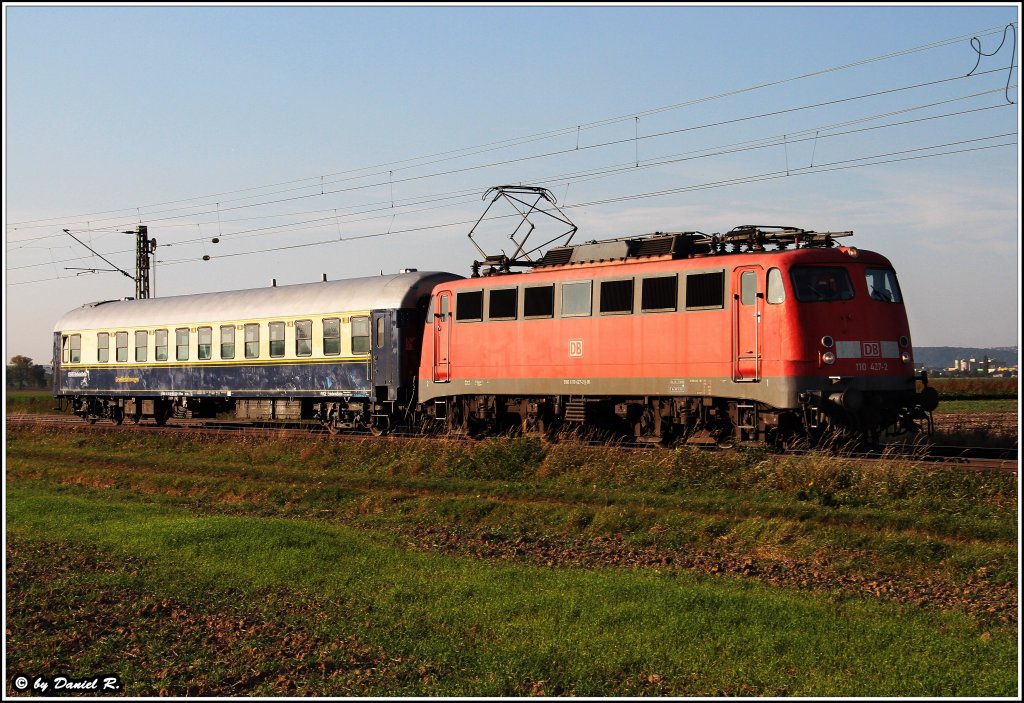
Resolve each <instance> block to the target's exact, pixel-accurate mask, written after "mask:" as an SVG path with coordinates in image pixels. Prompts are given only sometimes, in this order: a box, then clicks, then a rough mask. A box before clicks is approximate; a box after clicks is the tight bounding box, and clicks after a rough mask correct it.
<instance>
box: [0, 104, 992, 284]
mask: <svg viewBox="0 0 1024 703" xmlns="http://www.w3.org/2000/svg"><path fill="white" fill-rule="evenodd" d="M1001 90H1002V89H1001V88H1000V89H996V90H991V91H984V92H982V93H976V94H974V95H971V96H964V97H962V98H955V99H951V100H945V101H938V102H934V103H928V104H925V105H921V106H916V107H912V108H905V109H902V110H895V111H890V112H887V113H881V114H878V115H871V116H867V117H861V118H856V119H851V120H844V121H842V122H838V123H833V124H829V125H820V126H818V127H814V128H809V129H806V130H802V131H798V132H796V133H793V134H792V135H787V134H783V135H775V136H771V137H763V138H760V139H756V140H748V141H745V142H737V143H733V144H727V145H720V146H714V147H706V148H704V149H700V150H696V151H691V152H684V153H682V154H673V155H665V156H661V157H655V158H652V159H650V160H648V161H646V162H644V163H643V164H642V165H641V166H639V167H640V168H652V167H656V166H664V165H668V164H673V163H680V162H683V161H687V160H692V159H695V158H709V157H712V156H720V155H724V154H734V153H739V152H742V151H750V150H754V149H764V148H770V147H773V146H779V145H782V144H796V143H799V142H801V141H807V140H810V139H812V138H813V139H815V140H823V139H828V138H833V137H839V136H844V135H848V134H854V133H857V132H863V131H869V130H875V129H883V128H889V127H895V126H903V125H907V124H912V123H917V122H921V121H927V120H935V119H942V118H947V117H954V116H959V115H964V114H970V113H973V112H979V111H983V110H992V109H1002V108H1005V107H1008V105H1006V104H1000V105H990V106H985V107H981V108H973V109H970V110H961V111H957V112H952V113H944V114H941V115H930V116H927V117H921V118H914V119H910V120H904V121H900V122H891V123H888V124H882V125H873V126H870V127H862V128H859V129H851V130H846V131H841V132H833V133H831V134H828V133H826V134H822V132H828V131H829V130H834V129H837V128H840V127H843V126H848V125H850V126H852V125H856V124H863V123H864V122H869V121H872V120H875V119H880V118H882V117H887V116H893V115H897V114H905V113H907V112H910V111H913V110H918V109H923V108H927V107H934V106H937V105H942V104H948V103H949V102H955V101H958V100H961V99H965V98H967V97H976V96H980V95H985V94H988V93H992V92H999V91H1001ZM636 167H637V166H635V165H634V164H632V162H629V163H622V164H618V165H610V166H604V167H600V168H598V169H592V170H589V171H582V172H570V173H560V174H555V175H549V176H545V177H540V178H535V179H531V182H534V183H537V184H541V185H543V184H551V183H556V182H557V183H561V182H563V181H566V180H567V179H568V181H569V182H570V183H580V182H585V181H590V180H594V179H596V178H604V177H608V176H610V175H614V174H616V173H622V172H624V171H627V170H635V168H636ZM471 194H474V195H475V193H474V192H473V191H460V192H458V193H457V194H456V196H454V197H456V198H460V197H464V196H467V195H471ZM451 199H453V196H447V195H444V194H442V195H440V196H431V197H428V198H426V199H422V200H417V202H416V204H424V203H434V202H444V201H446V200H451ZM473 201H474V200H467V201H456V202H455V203H449V204H446V205H438V206H435V207H427V208H421V209H418V210H404V211H403V214H413V213H417V212H424V211H427V210H434V209H438V208H441V207H449V206H451V205H459V204H466V203H468V202H473ZM385 211H391V212H393V210H391V208H389V207H388V206H387V205H386V203H382V204H381V206H380V207H376V208H372V209H369V210H363V211H360V212H354V213H350V214H346V215H345V217H346V218H349V217H352V216H354V215H357V214H367V213H372V212H385ZM317 212H324V211H317ZM331 212H332V214H330V215H327V216H325V217H321V218H314V219H311V220H305V221H299V222H289V223H283V224H280V225H268V226H266V227H258V228H252V229H248V230H241V231H238V232H232V233H228V234H224V233H223V232H222V231H220V222H219V220H218V221H215V223H216V224H217V225H218V235H219V238H220V239H221V240H222V241H227V240H229V239H240V238H245V237H250V236H268V235H275V234H286V233H290V232H295V231H303V230H304V229H308V228H307V227H304V225H312V224H317V223H320V222H326V221H337V217H338V216H337V209H336V208H335V209H334V210H333V211H331ZM371 219H376V218H372V217H370V218H364V219H363V220H355V221H356V222H358V221H366V220H371ZM351 222H352V220H348V219H347V220H346V224H350V223H351ZM208 224H213V222H211V223H208ZM189 226H192V225H189ZM195 226H197V227H198V223H197V224H196V225H195ZM296 228H297V229H296ZM201 232H202V230H201V229H200V236H199V237H195V238H191V239H185V240H181V241H178V242H172V243H167V244H165V245H163V248H164V249H166V248H169V247H173V246H183V245H187V244H190V243H195V242H201V241H206V239H208V237H205V236H202V234H201ZM109 253H110V254H111V255H114V254H125V253H129V250H121V251H117V252H109ZM88 258H90V257H72V258H68V259H64V260H62V261H61V262H59V263H70V262H74V261H82V260H86V259H88ZM46 263H47V262H42V263H36V264H27V265H24V266H12V267H8V269H7V270H9V271H16V270H22V269H26V268H34V267H39V266H43V265H45V264H46Z"/></svg>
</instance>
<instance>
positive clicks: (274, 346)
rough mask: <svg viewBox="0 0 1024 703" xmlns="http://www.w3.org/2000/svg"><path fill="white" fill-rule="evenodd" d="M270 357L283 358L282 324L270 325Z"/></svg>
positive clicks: (274, 323)
mask: <svg viewBox="0 0 1024 703" xmlns="http://www.w3.org/2000/svg"><path fill="white" fill-rule="evenodd" d="M270 356H272V357H275V358H277V357H282V356H284V323H283V322H271V323H270Z"/></svg>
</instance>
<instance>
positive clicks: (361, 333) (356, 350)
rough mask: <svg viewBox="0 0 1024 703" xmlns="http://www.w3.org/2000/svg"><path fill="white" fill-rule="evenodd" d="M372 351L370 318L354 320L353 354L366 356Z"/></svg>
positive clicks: (361, 317)
mask: <svg viewBox="0 0 1024 703" xmlns="http://www.w3.org/2000/svg"><path fill="white" fill-rule="evenodd" d="M369 351H370V318H368V317H366V316H365V315H360V316H359V317H353V318H352V353H353V354H366V353H368V352H369Z"/></svg>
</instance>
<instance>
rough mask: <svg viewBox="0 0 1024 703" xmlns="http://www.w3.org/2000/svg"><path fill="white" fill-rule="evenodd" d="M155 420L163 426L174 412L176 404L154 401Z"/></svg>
mask: <svg viewBox="0 0 1024 703" xmlns="http://www.w3.org/2000/svg"><path fill="white" fill-rule="evenodd" d="M154 405H155V407H154V408H153V420H154V421H155V422H156V424H157V425H159V426H160V427H163V426H164V425H166V424H167V421H168V420H169V419H171V415H173V414H174V406H173V405H171V404H170V403H154Z"/></svg>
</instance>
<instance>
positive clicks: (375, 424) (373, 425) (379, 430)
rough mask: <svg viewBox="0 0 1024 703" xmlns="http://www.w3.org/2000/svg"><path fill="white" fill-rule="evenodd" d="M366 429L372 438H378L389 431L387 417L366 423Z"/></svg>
mask: <svg viewBox="0 0 1024 703" xmlns="http://www.w3.org/2000/svg"><path fill="white" fill-rule="evenodd" d="M366 429H368V430H369V431H370V434H372V435H373V436H374V437H380V436H381V435H383V434H386V433H387V432H388V431H390V430H391V420H390V418H387V417H374V418H371V419H370V421H369V422H368V423H366Z"/></svg>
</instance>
